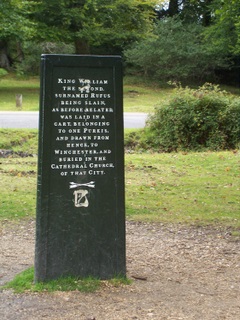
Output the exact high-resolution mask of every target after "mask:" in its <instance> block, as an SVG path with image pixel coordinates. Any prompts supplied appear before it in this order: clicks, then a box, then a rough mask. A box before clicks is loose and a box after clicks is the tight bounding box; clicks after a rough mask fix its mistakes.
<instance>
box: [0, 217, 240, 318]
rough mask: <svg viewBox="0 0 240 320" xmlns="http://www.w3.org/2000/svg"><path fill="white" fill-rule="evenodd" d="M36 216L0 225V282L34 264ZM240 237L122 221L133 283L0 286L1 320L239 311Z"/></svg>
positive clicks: (185, 315)
mask: <svg viewBox="0 0 240 320" xmlns="http://www.w3.org/2000/svg"><path fill="white" fill-rule="evenodd" d="M34 226H35V223H34V221H27V222H24V223H21V225H16V224H9V223H8V222H5V223H3V226H2V227H1V228H0V248H1V256H0V266H1V267H0V268H1V269H0V284H1V285H3V284H4V283H6V282H7V281H9V280H11V279H12V278H13V277H14V276H15V275H16V274H17V273H19V272H21V271H22V270H25V269H26V268H28V267H29V266H32V265H33V257H34V233H35V231H34ZM239 249H240V240H239V238H236V237H233V236H232V235H231V233H230V232H229V231H227V230H226V229H225V230H223V229H217V228H212V227H199V228H198V227H186V226H177V225H162V224H148V223H134V222H127V270H128V277H129V278H132V279H133V282H132V284H131V285H128V286H122V287H118V288H116V287H113V286H107V285H105V286H103V287H102V288H101V290H99V291H98V292H96V293H90V294H89V293H87V294H85V293H80V292H55V293H41V294H40V293H24V294H14V293H13V292H12V291H11V290H4V291H1V292H0V315H1V320H5V319H7V320H16V319H17V320H40V319H51V320H75V319H78V320H81V319H83V320H110V319H111V320H118V319H121V320H125V319H126V320H130V319H135V320H137V319H139V320H145V319H157V320H165V319H174V320H175V319H199V320H215V319H227V320H233V319H234V320H239V319H240V250H239Z"/></svg>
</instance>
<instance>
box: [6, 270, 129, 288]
mask: <svg viewBox="0 0 240 320" xmlns="http://www.w3.org/2000/svg"><path fill="white" fill-rule="evenodd" d="M129 284H131V280H130V279H128V278H126V277H116V278H113V279H110V280H106V281H101V280H99V279H96V278H93V277H87V278H83V279H82V278H78V277H70V276H69V277H62V278H59V279H56V280H51V281H46V282H34V268H33V267H31V268H29V269H27V270H24V271H23V272H21V273H20V274H18V275H16V277H15V278H14V279H13V280H12V281H10V282H8V283H7V284H6V285H4V286H2V287H1V289H12V290H13V291H14V292H15V293H23V292H26V291H28V292H43V291H44V292H54V291H80V292H95V291H97V290H98V289H100V288H101V287H103V286H113V287H120V286H122V285H129Z"/></svg>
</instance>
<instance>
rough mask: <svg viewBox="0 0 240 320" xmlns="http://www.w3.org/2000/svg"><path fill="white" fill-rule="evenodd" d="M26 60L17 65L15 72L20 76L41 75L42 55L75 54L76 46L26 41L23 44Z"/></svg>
mask: <svg viewBox="0 0 240 320" xmlns="http://www.w3.org/2000/svg"><path fill="white" fill-rule="evenodd" d="M22 49H23V51H24V60H23V61H21V62H17V63H15V66H14V67H15V70H16V73H17V75H18V76H23V75H28V76H33V75H39V71H40V59H41V54H53V53H54V54H60V53H61V54H71V53H74V46H73V45H71V44H65V43H56V42H42V43H35V42H32V41H26V42H24V43H23V46H22Z"/></svg>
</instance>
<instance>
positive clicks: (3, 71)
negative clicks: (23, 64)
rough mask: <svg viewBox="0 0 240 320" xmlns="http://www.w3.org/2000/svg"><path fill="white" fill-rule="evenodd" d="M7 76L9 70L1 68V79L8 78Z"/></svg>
mask: <svg viewBox="0 0 240 320" xmlns="http://www.w3.org/2000/svg"><path fill="white" fill-rule="evenodd" d="M7 74H8V72H7V70H5V69H3V68H0V78H1V77H4V76H6V75H7Z"/></svg>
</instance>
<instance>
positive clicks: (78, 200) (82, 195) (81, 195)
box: [69, 181, 95, 208]
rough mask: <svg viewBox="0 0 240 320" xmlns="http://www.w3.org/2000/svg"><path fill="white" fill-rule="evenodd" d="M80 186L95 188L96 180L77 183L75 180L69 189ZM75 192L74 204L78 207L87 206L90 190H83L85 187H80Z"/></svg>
mask: <svg viewBox="0 0 240 320" xmlns="http://www.w3.org/2000/svg"><path fill="white" fill-rule="evenodd" d="M79 187H88V188H95V182H94V181H90V182H88V183H82V184H80V183H75V182H70V186H69V189H75V188H79ZM73 194H74V205H75V207H77V208H81V207H85V208H87V207H88V206H89V201H88V198H87V194H88V191H87V190H83V189H79V190H75V191H74V192H73Z"/></svg>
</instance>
